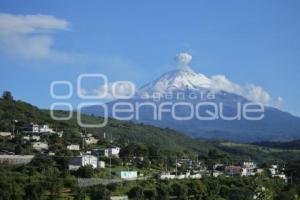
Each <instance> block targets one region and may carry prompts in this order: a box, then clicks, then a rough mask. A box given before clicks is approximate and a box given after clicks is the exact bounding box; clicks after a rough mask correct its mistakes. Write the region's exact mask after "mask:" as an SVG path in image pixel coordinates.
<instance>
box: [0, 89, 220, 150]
mask: <svg viewBox="0 0 300 200" xmlns="http://www.w3.org/2000/svg"><path fill="white" fill-rule="evenodd" d="M55 115H56V116H65V115H68V113H67V112H65V111H55ZM81 118H82V121H83V122H84V123H90V124H94V123H99V122H102V120H103V118H100V117H93V116H87V115H82V116H81ZM16 120H17V121H16ZM30 122H34V123H38V124H48V125H50V126H51V127H52V128H54V129H57V130H64V133H65V134H69V133H70V132H71V133H72V134H73V133H78V134H79V133H80V132H90V133H94V134H95V135H97V136H98V137H99V138H101V137H103V136H104V133H105V134H106V135H107V137H109V139H110V138H111V139H113V140H114V141H117V142H119V143H129V142H137V143H144V144H146V145H153V146H157V147H159V148H162V149H166V150H169V151H176V152H182V151H190V152H197V153H204V154H206V153H207V152H208V151H209V150H210V149H216V148H215V147H214V146H213V145H211V144H209V143H207V142H205V141H203V142H200V141H197V140H193V139H191V138H189V137H188V136H185V135H184V134H181V133H179V132H176V131H174V130H171V129H168V128H165V129H162V128H157V127H154V126H149V125H143V124H133V123H130V122H126V121H117V120H114V119H109V120H108V124H107V125H106V126H105V127H103V128H94V129H82V128H81V127H80V126H79V125H78V123H77V113H73V117H72V119H71V120H67V121H56V120H53V119H52V118H51V117H50V111H49V110H41V109H39V108H37V107H35V106H33V105H31V104H29V103H26V102H23V101H19V100H18V101H16V100H14V99H13V97H12V96H11V94H4V95H3V96H2V98H0V131H12V130H13V127H14V126H15V127H23V126H24V125H25V124H28V123H30Z"/></svg>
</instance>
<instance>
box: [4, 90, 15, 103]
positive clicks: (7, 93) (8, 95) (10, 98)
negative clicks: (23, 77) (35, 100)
mask: <svg viewBox="0 0 300 200" xmlns="http://www.w3.org/2000/svg"><path fill="white" fill-rule="evenodd" d="M2 99H4V100H6V101H13V100H14V97H13V96H12V94H11V92H10V91H4V92H3V94H2Z"/></svg>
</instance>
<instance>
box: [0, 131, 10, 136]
mask: <svg viewBox="0 0 300 200" xmlns="http://www.w3.org/2000/svg"><path fill="white" fill-rule="evenodd" d="M0 136H2V137H11V136H12V135H11V132H0Z"/></svg>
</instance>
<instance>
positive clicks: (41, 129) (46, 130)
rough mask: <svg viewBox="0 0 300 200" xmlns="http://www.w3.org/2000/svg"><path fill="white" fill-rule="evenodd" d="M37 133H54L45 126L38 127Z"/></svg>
mask: <svg viewBox="0 0 300 200" xmlns="http://www.w3.org/2000/svg"><path fill="white" fill-rule="evenodd" d="M39 132H40V133H54V131H53V129H52V128H50V127H49V126H48V125H47V124H44V125H42V126H40V129H39Z"/></svg>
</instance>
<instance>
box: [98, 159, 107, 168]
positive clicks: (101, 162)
mask: <svg viewBox="0 0 300 200" xmlns="http://www.w3.org/2000/svg"><path fill="white" fill-rule="evenodd" d="M98 168H100V169H104V168H105V162H104V161H102V160H99V161H98Z"/></svg>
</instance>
